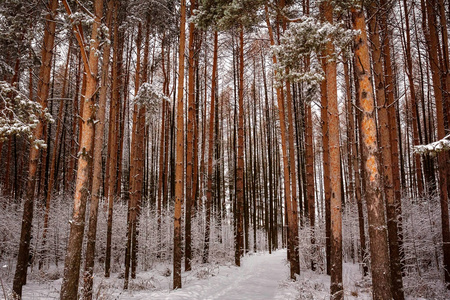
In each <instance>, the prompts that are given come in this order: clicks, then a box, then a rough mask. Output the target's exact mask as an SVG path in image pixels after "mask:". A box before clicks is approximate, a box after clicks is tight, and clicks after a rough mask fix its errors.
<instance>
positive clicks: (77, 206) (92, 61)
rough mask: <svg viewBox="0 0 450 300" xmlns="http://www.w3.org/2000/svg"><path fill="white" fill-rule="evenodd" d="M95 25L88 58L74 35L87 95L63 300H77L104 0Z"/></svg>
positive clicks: (78, 32) (96, 4)
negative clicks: (79, 51)
mask: <svg viewBox="0 0 450 300" xmlns="http://www.w3.org/2000/svg"><path fill="white" fill-rule="evenodd" d="M63 3H64V6H65V8H66V11H67V14H68V15H69V16H70V15H71V14H72V13H71V11H70V8H69V6H68V4H67V2H66V1H65V0H64V1H63ZM94 10H95V22H93V25H92V34H91V38H90V47H89V49H90V52H89V58H88V57H87V54H86V52H84V41H83V40H82V31H81V27H79V28H77V29H75V28H74V33H75V35H76V38H77V40H78V43H79V45H80V48H81V49H82V50H81V51H82V53H81V54H82V58H83V65H84V71H85V74H86V93H85V95H84V101H85V102H84V109H83V115H82V119H83V124H82V126H81V132H82V139H81V142H80V150H81V151H80V155H79V159H78V169H77V180H76V188H75V196H74V206H73V215H72V220H71V222H70V234H69V241H68V246H67V252H66V258H65V264H64V278H63V282H62V286H61V295H60V297H61V299H62V300H70V299H73V300H76V299H78V280H79V276H80V263H81V249H82V245H83V235H84V221H85V212H86V202H87V199H88V197H89V194H90V189H89V188H90V186H89V181H90V179H89V176H90V175H91V164H92V160H91V155H92V146H93V143H92V141H93V138H94V114H95V108H94V106H95V103H94V94H95V92H96V89H97V73H98V55H97V50H98V48H99V38H98V31H99V28H100V25H101V18H102V13H103V0H95V1H94Z"/></svg>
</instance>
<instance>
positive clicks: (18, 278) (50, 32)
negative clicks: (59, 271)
mask: <svg viewBox="0 0 450 300" xmlns="http://www.w3.org/2000/svg"><path fill="white" fill-rule="evenodd" d="M57 8H58V1H57V0H49V2H48V10H49V14H48V15H47V16H46V26H45V32H44V43H43V47H42V53H41V61H42V64H41V67H40V70H39V79H40V80H39V84H38V92H37V95H38V99H39V100H40V104H41V106H42V109H45V108H46V107H47V98H48V92H49V84H50V73H51V66H52V57H53V45H54V41H55V29H56V22H55V18H56V13H57V11H56V10H57ZM44 126H45V124H44V121H43V119H41V120H40V122H39V123H38V124H37V126H36V128H35V129H34V132H33V135H34V137H35V138H36V139H42V133H43V129H44ZM39 154H40V149H39V148H38V147H31V150H30V154H29V155H30V158H29V165H28V181H27V194H26V198H25V203H24V207H23V216H22V228H21V232H20V242H19V253H18V255H17V264H16V271H15V274H14V280H13V292H14V293H15V294H17V296H18V297H22V286H23V285H24V284H25V283H26V279H27V268H28V260H29V255H30V242H31V227H32V222H33V206H34V195H35V191H34V190H35V187H36V175H37V167H38V162H39Z"/></svg>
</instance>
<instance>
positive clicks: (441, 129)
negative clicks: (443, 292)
mask: <svg viewBox="0 0 450 300" xmlns="http://www.w3.org/2000/svg"><path fill="white" fill-rule="evenodd" d="M422 2H423V0H422ZM426 2H427V3H426V15H427V18H428V31H426V32H425V38H426V40H427V45H428V53H429V58H430V65H431V77H432V81H433V91H434V99H435V101H436V119H437V138H438V139H443V138H444V137H445V125H444V105H443V96H442V90H441V81H440V70H439V65H438V63H439V60H438V44H439V42H438V39H437V32H436V21H435V14H434V8H435V3H436V1H435V0H429V1H426ZM422 8H424V5H423V3H422ZM422 13H423V14H424V15H425V11H423V12H422ZM424 30H426V29H425V28H424ZM446 155H447V153H446V152H445V151H441V152H439V153H438V166H439V196H440V202H441V224H442V242H443V243H442V245H443V253H444V274H445V282H446V283H450V227H449V226H450V225H449V213H448V200H449V197H448V189H447V188H448V186H447V184H448V183H447V166H448V165H447V158H446ZM447 286H448V287H449V288H450V285H447Z"/></svg>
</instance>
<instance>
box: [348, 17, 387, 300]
mask: <svg viewBox="0 0 450 300" xmlns="http://www.w3.org/2000/svg"><path fill="white" fill-rule="evenodd" d="M352 22H353V29H355V30H359V31H360V33H359V34H358V35H357V36H356V37H355V43H356V45H355V46H356V48H355V56H356V58H355V59H356V66H355V68H356V72H357V76H358V86H359V90H358V99H359V106H360V109H361V110H362V112H361V113H362V117H361V119H362V121H361V124H360V128H361V134H362V135H361V138H362V140H363V152H362V155H363V160H364V162H365V163H364V167H365V170H364V171H365V172H364V175H365V178H366V191H365V196H366V201H367V213H368V220H369V237H370V253H371V270H372V283H373V299H376V300H377V299H380V300H381V299H391V298H392V294H391V288H390V287H391V280H390V277H391V276H390V269H389V249H388V242H387V229H386V221H385V215H384V203H383V198H382V195H381V190H382V179H381V176H380V173H379V162H378V146H377V135H376V123H375V117H374V113H375V107H374V99H373V94H372V90H373V88H372V82H371V80H370V57H369V48H368V42H367V33H366V22H365V17H364V12H363V11H362V10H359V9H358V10H357V9H355V8H352Z"/></svg>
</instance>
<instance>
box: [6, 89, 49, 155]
mask: <svg viewBox="0 0 450 300" xmlns="http://www.w3.org/2000/svg"><path fill="white" fill-rule="evenodd" d="M0 107H1V110H0V140H4V139H7V138H8V137H9V136H12V135H25V136H26V137H27V138H29V139H30V140H33V139H34V137H33V129H34V128H35V127H36V126H37V124H38V123H39V117H40V116H43V119H45V120H48V121H53V119H52V117H51V115H50V114H49V113H47V111H46V110H44V111H43V110H42V106H41V105H40V104H39V103H37V102H34V101H32V100H30V99H28V98H27V97H26V96H25V95H24V94H22V93H21V92H20V91H18V90H17V89H16V88H15V87H14V86H13V85H11V84H9V83H8V82H6V81H0ZM34 143H35V144H36V145H38V146H45V145H44V142H43V141H34Z"/></svg>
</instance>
